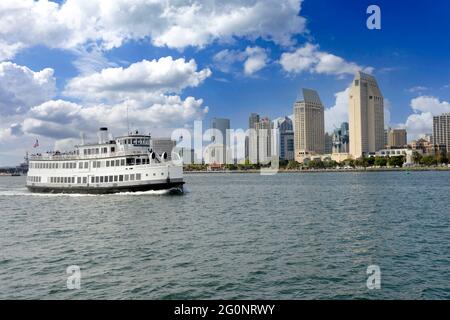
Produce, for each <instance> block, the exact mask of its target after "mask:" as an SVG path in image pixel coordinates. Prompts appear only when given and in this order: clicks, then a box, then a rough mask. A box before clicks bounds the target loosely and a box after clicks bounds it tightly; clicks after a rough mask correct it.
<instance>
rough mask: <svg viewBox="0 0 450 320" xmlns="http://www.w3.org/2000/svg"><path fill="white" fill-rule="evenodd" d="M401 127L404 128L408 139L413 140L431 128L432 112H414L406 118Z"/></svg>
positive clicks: (430, 130)
mask: <svg viewBox="0 0 450 320" xmlns="http://www.w3.org/2000/svg"><path fill="white" fill-rule="evenodd" d="M401 127H403V128H405V129H406V132H407V133H408V139H409V140H414V139H417V138H418V137H419V136H421V135H423V134H425V133H430V132H432V130H433V114H432V113H431V112H423V113H415V114H412V115H410V116H409V117H408V118H407V119H406V123H404V124H402V125H401Z"/></svg>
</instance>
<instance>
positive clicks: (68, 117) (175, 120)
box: [21, 95, 208, 139]
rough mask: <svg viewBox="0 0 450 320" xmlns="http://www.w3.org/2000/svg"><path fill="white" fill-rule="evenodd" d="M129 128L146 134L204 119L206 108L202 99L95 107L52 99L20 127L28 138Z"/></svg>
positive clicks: (175, 98) (176, 98)
mask: <svg viewBox="0 0 450 320" xmlns="http://www.w3.org/2000/svg"><path fill="white" fill-rule="evenodd" d="M127 108H128V114H129V123H130V125H131V128H133V129H134V128H136V129H141V130H144V131H149V130H150V129H152V130H153V129H154V128H176V127H180V126H183V125H184V124H185V123H187V122H190V121H193V120H196V119H201V118H203V116H204V114H206V113H207V112H208V107H205V106H203V100H202V99H195V98H193V97H187V98H186V99H184V100H183V99H182V98H181V97H179V96H165V95H161V96H160V98H159V101H157V102H154V103H153V104H151V105H145V106H144V105H143V104H142V103H138V102H135V101H125V102H122V103H119V104H116V105H112V106H109V105H105V104H96V105H89V106H81V105H78V104H76V103H72V102H68V101H64V100H51V101H47V102H45V103H43V104H41V105H39V106H36V107H33V108H32V109H31V110H30V111H29V113H28V114H27V115H26V118H25V120H24V121H23V123H22V124H21V129H22V130H23V132H25V133H26V134H29V135H38V136H44V137H48V138H53V139H68V138H78V137H79V136H80V134H81V132H86V133H89V134H93V133H94V132H96V131H97V129H98V127H100V126H108V127H110V128H113V129H114V130H116V132H118V133H120V134H122V133H124V132H126V130H127V117H126V116H124V115H126V114H127Z"/></svg>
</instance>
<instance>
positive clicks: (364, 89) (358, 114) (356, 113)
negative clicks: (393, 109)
mask: <svg viewBox="0 0 450 320" xmlns="http://www.w3.org/2000/svg"><path fill="white" fill-rule="evenodd" d="M349 133H350V154H351V155H352V157H353V158H359V157H361V156H364V155H369V154H374V153H375V152H376V151H378V150H381V149H383V147H384V145H385V143H384V142H385V131H384V101H383V96H382V94H381V91H380V88H379V87H378V84H377V81H376V80H375V78H374V77H373V76H371V75H369V74H366V73H363V72H361V71H358V72H357V73H356V75H355V78H354V80H353V83H352V86H351V88H350V96H349Z"/></svg>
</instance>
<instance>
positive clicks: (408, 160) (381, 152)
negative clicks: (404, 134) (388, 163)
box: [375, 148, 423, 165]
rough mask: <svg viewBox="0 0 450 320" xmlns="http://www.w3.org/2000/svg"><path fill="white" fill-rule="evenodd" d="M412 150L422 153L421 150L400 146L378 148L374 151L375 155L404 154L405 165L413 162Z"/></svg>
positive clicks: (396, 155)
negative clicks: (396, 147) (398, 147)
mask: <svg viewBox="0 0 450 320" xmlns="http://www.w3.org/2000/svg"><path fill="white" fill-rule="evenodd" d="M414 152H418V153H419V154H423V152H422V150H413V149H408V148H401V149H381V150H378V151H377V152H376V153H375V156H377V157H398V156H404V157H405V165H411V164H413V163H414V161H413V155H414Z"/></svg>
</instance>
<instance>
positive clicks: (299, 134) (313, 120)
mask: <svg viewBox="0 0 450 320" xmlns="http://www.w3.org/2000/svg"><path fill="white" fill-rule="evenodd" d="M302 95H303V97H301V98H300V99H299V100H298V101H296V102H295V104H294V122H295V125H294V127H295V132H294V142H295V158H296V159H297V160H298V161H300V162H302V161H303V159H304V157H305V156H306V155H308V154H323V153H324V151H325V126H324V107H323V105H322V102H321V101H320V98H319V95H318V94H317V92H316V91H314V90H310V89H302Z"/></svg>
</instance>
